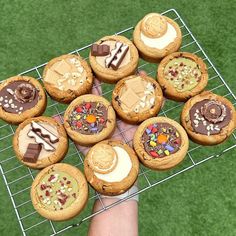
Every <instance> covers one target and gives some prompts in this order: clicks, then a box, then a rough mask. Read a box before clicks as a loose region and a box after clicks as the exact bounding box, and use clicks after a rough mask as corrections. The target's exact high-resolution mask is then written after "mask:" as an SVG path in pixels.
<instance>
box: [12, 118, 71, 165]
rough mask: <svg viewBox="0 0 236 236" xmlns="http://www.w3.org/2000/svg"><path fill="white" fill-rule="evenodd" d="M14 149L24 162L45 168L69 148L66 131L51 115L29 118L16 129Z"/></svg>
mask: <svg viewBox="0 0 236 236" xmlns="http://www.w3.org/2000/svg"><path fill="white" fill-rule="evenodd" d="M13 149H14V151H15V153H16V157H17V158H18V159H19V160H20V161H21V162H22V163H23V164H25V165H27V166H29V167H31V168H34V169H41V168H44V167H46V166H49V165H51V164H54V163H56V162H59V161H61V160H62V159H63V158H64V157H65V155H66V153H67V150H68V139H67V135H66V131H65V129H64V127H63V125H61V124H59V123H58V122H56V121H55V120H54V119H52V118H50V117H45V116H40V117H37V118H36V117H35V118H31V119H27V120H26V121H24V122H23V123H21V124H20V125H19V126H18V128H17V129H16V132H15V134H14V137H13Z"/></svg>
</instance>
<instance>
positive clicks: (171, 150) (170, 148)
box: [165, 144, 175, 152]
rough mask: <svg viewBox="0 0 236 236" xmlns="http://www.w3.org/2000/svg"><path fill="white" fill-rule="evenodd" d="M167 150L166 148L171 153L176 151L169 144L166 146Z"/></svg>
mask: <svg viewBox="0 0 236 236" xmlns="http://www.w3.org/2000/svg"><path fill="white" fill-rule="evenodd" d="M165 148H166V149H167V150H168V151H170V152H173V151H174V150H175V149H174V148H173V147H172V146H170V145H169V144H168V145H166V146H165Z"/></svg>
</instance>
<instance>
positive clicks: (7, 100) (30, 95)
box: [0, 75, 47, 124]
mask: <svg viewBox="0 0 236 236" xmlns="http://www.w3.org/2000/svg"><path fill="white" fill-rule="evenodd" d="M46 106H47V97H46V95H45V92H44V90H43V87H42V86H41V84H40V83H39V82H38V81H37V80H36V79H34V78H32V77H29V76H19V75H18V76H14V77H11V78H9V79H7V80H5V81H4V82H3V83H1V84H0V118H1V119H3V120H5V121H6V122H8V123H11V124H19V123H21V122H23V121H24V120H25V119H27V118H31V117H34V116H39V115H41V114H42V113H43V112H44V111H45V109H46Z"/></svg>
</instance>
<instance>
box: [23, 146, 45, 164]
mask: <svg viewBox="0 0 236 236" xmlns="http://www.w3.org/2000/svg"><path fill="white" fill-rule="evenodd" d="M41 150H42V146H41V145H40V144H35V143H29V145H28V147H27V150H26V152H25V154H24V157H23V161H25V162H30V163H36V162H37V160H38V157H39V154H40V152H41Z"/></svg>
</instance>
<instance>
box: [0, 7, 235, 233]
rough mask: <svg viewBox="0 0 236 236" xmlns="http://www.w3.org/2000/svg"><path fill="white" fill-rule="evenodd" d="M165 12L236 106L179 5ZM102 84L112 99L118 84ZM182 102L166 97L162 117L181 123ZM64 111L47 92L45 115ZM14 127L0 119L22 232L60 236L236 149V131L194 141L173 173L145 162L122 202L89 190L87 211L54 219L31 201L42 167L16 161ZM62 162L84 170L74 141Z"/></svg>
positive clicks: (2, 150) (38, 70)
mask: <svg viewBox="0 0 236 236" xmlns="http://www.w3.org/2000/svg"><path fill="white" fill-rule="evenodd" d="M162 14H163V15H166V16H168V17H170V18H172V19H174V20H175V21H176V22H177V23H178V24H179V25H180V28H181V31H182V34H183V43H182V47H181V51H188V52H192V53H195V54H197V55H198V56H200V57H201V58H203V59H204V61H205V63H206V64H207V66H208V73H209V83H208V87H207V89H208V90H211V91H213V92H214V93H217V94H219V95H222V96H224V97H226V98H228V99H229V100H230V101H231V102H232V103H233V104H234V105H235V104H236V97H235V95H234V94H233V92H232V91H231V89H230V88H229V86H228V85H227V84H226V82H225V80H224V79H223V77H222V76H221V75H220V73H219V72H218V70H217V69H216V68H215V66H214V65H213V63H212V62H211V60H210V59H209V57H208V56H207V55H206V53H205V51H204V50H203V49H202V47H201V46H200V44H199V42H198V41H197V40H196V38H195V36H194V35H193V34H192V32H191V31H190V30H189V28H188V27H187V25H186V23H185V22H184V21H183V19H182V17H181V16H180V15H179V13H178V12H177V11H176V10H175V9H169V10H167V11H165V12H163V13H162ZM132 32H133V27H130V28H127V29H125V30H122V31H120V32H118V33H116V35H124V36H126V37H128V38H132ZM90 46H91V44H89V45H87V46H85V47H82V48H80V49H77V50H75V51H73V52H71V54H79V55H81V56H82V57H84V58H86V59H87V58H88V53H89V50H90ZM46 64H47V63H44V64H41V65H39V66H35V67H33V68H31V69H29V70H27V71H25V72H22V73H21V75H28V76H33V77H35V78H38V79H39V80H41V78H42V71H43V68H44V66H45V65H46ZM139 70H145V71H146V72H147V73H148V74H149V75H151V76H153V77H155V76H156V65H155V64H150V63H147V62H145V61H143V60H141V59H140V63H139ZM101 86H102V89H103V92H102V95H103V96H104V97H106V98H107V99H109V100H110V99H111V93H112V90H113V87H114V85H108V84H102V85H101ZM182 106H183V104H182V103H177V102H173V101H170V100H166V102H165V105H164V107H163V108H162V110H161V112H160V113H159V115H162V116H168V117H170V118H172V119H174V120H177V121H179V115H180V112H181V109H182ZM65 109H66V105H63V104H60V103H58V102H55V101H54V100H52V99H51V98H50V97H49V96H48V106H47V109H46V111H45V113H44V115H46V116H55V115H58V116H62V115H63V113H64V111H65ZM15 129H16V127H15V126H12V125H9V124H6V123H4V122H3V121H0V170H1V173H2V176H3V180H4V182H5V185H6V188H7V191H8V193H9V197H10V199H11V202H12V205H13V208H14V211H15V213H16V216H17V220H18V221H19V224H20V228H21V230H22V234H23V235H39V234H40V232H42V233H43V235H56V234H60V233H62V232H63V233H64V234H67V233H66V232H68V231H67V230H69V229H70V231H71V230H73V228H75V227H77V226H79V225H80V224H82V223H83V222H85V221H87V220H88V219H91V218H92V217H93V216H95V215H97V214H99V213H101V212H103V211H105V210H107V209H109V208H111V207H113V206H115V205H117V204H120V203H121V202H123V201H126V200H127V199H128V198H130V197H132V196H134V195H137V194H139V193H142V192H144V191H146V190H148V189H150V188H153V187H154V186H156V185H159V184H161V183H163V182H165V181H167V180H170V179H172V178H174V177H176V176H177V175H179V174H181V173H183V172H186V171H188V170H191V169H192V168H194V167H196V166H198V165H200V164H202V163H204V162H206V161H208V160H211V159H213V158H217V157H220V156H221V155H223V154H224V153H226V152H228V151H230V150H231V152H232V150H233V149H234V148H235V147H236V134H235V133H233V134H232V135H231V137H230V138H229V139H228V140H227V141H226V142H225V143H223V144H220V145H217V146H214V147H202V146H200V145H197V144H195V143H193V142H190V148H189V151H188V154H187V156H186V158H185V160H184V162H183V163H182V164H181V165H179V166H178V167H177V168H175V169H173V170H171V171H167V172H156V171H151V170H150V169H147V168H145V167H143V166H141V167H140V172H139V178H138V180H139V191H137V192H135V193H133V194H132V195H130V196H129V197H126V198H125V199H123V200H118V201H117V202H115V203H113V204H111V205H108V206H105V205H104V203H103V200H102V199H101V197H100V195H99V194H98V193H96V192H95V191H94V190H93V189H92V188H90V198H89V201H88V204H87V207H86V209H85V210H84V211H83V212H82V214H80V215H79V216H78V217H76V218H74V219H73V220H70V221H66V222H52V221H50V220H47V219H44V218H42V217H41V216H40V215H39V214H38V213H37V212H36V211H35V210H34V209H33V207H32V204H31V200H30V188H31V184H32V181H33V179H34V178H35V176H36V174H37V173H38V171H36V170H32V169H30V168H27V167H25V166H24V165H22V164H20V163H19V162H18V161H17V160H16V157H15V155H14V152H13V149H12V137H13V135H14V132H15ZM124 132H128V130H124V129H122V128H121V127H120V126H119V121H118V132H117V134H120V135H123V134H124ZM125 141H126V143H129V142H130V141H132V140H127V139H125ZM63 162H66V163H69V164H72V165H74V166H77V167H78V168H80V169H83V155H82V154H81V153H80V151H79V150H78V149H77V147H76V146H75V145H74V143H73V142H72V141H70V143H69V152H68V154H67V156H66V158H65V159H64V160H63ZM96 198H98V199H99V201H100V202H101V205H102V209H101V210H99V211H97V212H94V213H92V214H91V212H92V205H93V202H94V200H95V199H96ZM65 231H66V232H65ZM70 231H69V232H70ZM69 232H68V233H69Z"/></svg>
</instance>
